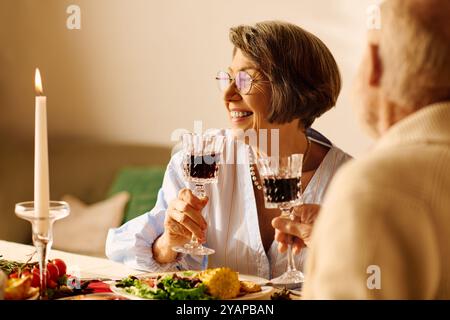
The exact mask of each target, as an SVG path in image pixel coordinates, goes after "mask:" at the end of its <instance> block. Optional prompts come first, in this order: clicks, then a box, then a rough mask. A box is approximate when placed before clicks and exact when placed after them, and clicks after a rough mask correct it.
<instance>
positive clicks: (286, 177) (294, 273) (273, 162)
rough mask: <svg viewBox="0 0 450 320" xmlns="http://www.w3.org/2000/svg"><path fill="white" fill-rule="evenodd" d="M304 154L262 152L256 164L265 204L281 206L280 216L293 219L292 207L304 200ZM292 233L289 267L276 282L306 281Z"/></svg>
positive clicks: (284, 284) (270, 206)
mask: <svg viewBox="0 0 450 320" xmlns="http://www.w3.org/2000/svg"><path fill="white" fill-rule="evenodd" d="M302 162H303V154H292V155H291V156H288V157H268V156H260V157H259V158H258V161H257V164H258V169H259V175H260V176H261V179H262V184H263V192H264V202H265V206H266V208H271V209H273V208H279V209H280V210H281V217H282V218H286V219H290V220H294V214H293V208H294V206H298V205H300V204H301V203H302V192H301V177H302ZM291 243H292V236H290V239H289V242H288V250H287V261H288V263H287V270H286V272H285V273H283V274H282V275H281V276H279V277H277V278H275V279H272V280H271V282H272V283H273V284H276V285H283V286H295V285H300V284H301V283H303V282H304V280H305V277H304V275H303V273H302V272H301V271H299V270H297V269H296V267H295V262H294V254H293V252H292V244H291Z"/></svg>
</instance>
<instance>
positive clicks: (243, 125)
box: [231, 116, 253, 131]
mask: <svg viewBox="0 0 450 320" xmlns="http://www.w3.org/2000/svg"><path fill="white" fill-rule="evenodd" d="M252 119H253V117H251V116H250V117H247V118H245V119H231V128H232V129H233V130H244V131H245V130H248V129H251V128H253V121H252Z"/></svg>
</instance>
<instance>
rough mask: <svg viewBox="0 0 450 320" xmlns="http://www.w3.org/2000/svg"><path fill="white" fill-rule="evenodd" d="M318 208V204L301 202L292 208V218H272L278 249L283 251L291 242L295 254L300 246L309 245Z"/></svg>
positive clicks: (298, 251)
mask: <svg viewBox="0 0 450 320" xmlns="http://www.w3.org/2000/svg"><path fill="white" fill-rule="evenodd" d="M319 210H320V205H318V204H303V205H301V206H298V207H295V208H294V215H295V219H294V220H290V219H287V218H282V217H277V218H275V219H273V220H272V226H273V227H274V228H275V240H276V241H277V242H278V251H280V252H285V251H286V250H287V247H288V244H289V243H291V244H292V249H293V252H294V253H295V254H298V253H300V251H301V249H302V248H304V247H309V245H310V241H311V232H312V228H313V225H314V222H315V221H316V218H317V215H318V214H319ZM292 236H293V237H292Z"/></svg>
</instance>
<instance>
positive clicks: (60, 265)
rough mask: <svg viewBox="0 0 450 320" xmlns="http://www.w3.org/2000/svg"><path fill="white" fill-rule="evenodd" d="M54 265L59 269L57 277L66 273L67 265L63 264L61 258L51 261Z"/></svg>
mask: <svg viewBox="0 0 450 320" xmlns="http://www.w3.org/2000/svg"><path fill="white" fill-rule="evenodd" d="M51 262H52V263H53V264H54V265H55V266H57V267H58V270H59V277H62V276H63V275H65V274H66V271H67V266H66V264H65V262H64V261H62V260H61V259H54V260H52V261H51Z"/></svg>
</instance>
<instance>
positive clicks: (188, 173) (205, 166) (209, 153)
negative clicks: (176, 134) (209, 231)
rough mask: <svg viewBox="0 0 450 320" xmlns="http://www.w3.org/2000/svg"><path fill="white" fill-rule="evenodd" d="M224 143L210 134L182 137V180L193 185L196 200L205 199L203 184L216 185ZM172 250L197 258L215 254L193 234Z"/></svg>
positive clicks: (221, 138) (185, 135)
mask: <svg viewBox="0 0 450 320" xmlns="http://www.w3.org/2000/svg"><path fill="white" fill-rule="evenodd" d="M224 141H225V137H224V136H218V135H212V134H203V135H202V134H195V133H186V134H184V135H183V136H182V145H183V174H184V178H185V179H186V180H187V181H188V182H191V183H193V184H194V185H195V188H194V190H193V192H194V194H195V195H196V196H197V197H198V198H205V197H206V193H205V184H208V183H217V180H218V172H219V164H220V162H221V161H220V160H221V157H222V150H223V145H224ZM172 249H173V250H174V251H176V252H181V253H186V254H191V255H199V256H204V255H210V254H213V253H214V252H215V251H214V250H213V249H211V248H207V247H205V246H203V245H202V244H201V243H199V242H198V239H197V237H195V236H194V234H192V237H191V241H190V242H188V243H187V244H185V245H184V246H176V247H173V248H172Z"/></svg>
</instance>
